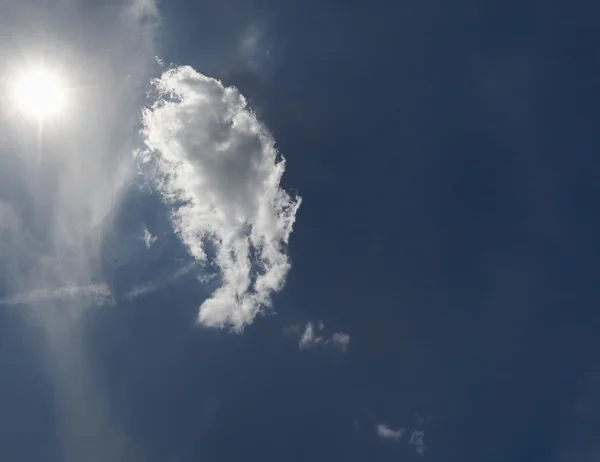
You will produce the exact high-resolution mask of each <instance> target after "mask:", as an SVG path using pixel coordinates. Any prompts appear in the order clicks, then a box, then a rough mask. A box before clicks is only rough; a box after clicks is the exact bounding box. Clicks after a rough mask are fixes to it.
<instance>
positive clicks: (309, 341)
mask: <svg viewBox="0 0 600 462" xmlns="http://www.w3.org/2000/svg"><path fill="white" fill-rule="evenodd" d="M321 343H323V337H319V336H316V335H315V329H314V327H313V324H312V322H309V323H307V324H306V328H305V329H304V333H303V334H302V337H300V343H299V344H298V347H299V348H300V349H301V350H306V349H307V348H312V347H315V346H317V345H320V344H321Z"/></svg>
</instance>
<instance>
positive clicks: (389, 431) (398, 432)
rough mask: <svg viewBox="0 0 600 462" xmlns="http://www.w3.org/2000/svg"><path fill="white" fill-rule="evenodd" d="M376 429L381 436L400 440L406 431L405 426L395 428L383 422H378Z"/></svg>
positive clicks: (385, 438)
mask: <svg viewBox="0 0 600 462" xmlns="http://www.w3.org/2000/svg"><path fill="white" fill-rule="evenodd" d="M375 430H376V432H377V436H378V437H379V438H381V439H384V440H393V441H398V440H399V439H400V438H402V437H403V436H404V434H405V433H406V429H405V428H397V429H395V430H394V429H393V428H391V427H389V426H388V425H386V424H383V423H379V424H377V426H376V427H375Z"/></svg>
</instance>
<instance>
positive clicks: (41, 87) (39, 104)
mask: <svg viewBox="0 0 600 462" xmlns="http://www.w3.org/2000/svg"><path fill="white" fill-rule="evenodd" d="M14 98H15V102H16V104H17V106H18V107H19V109H20V110H21V111H22V112H23V113H24V114H25V115H27V116H30V117H35V118H38V119H44V118H48V117H52V116H57V115H60V114H61V113H62V112H63V110H64V109H65V106H66V89H65V86H64V83H63V81H62V79H61V78H60V76H59V75H57V74H55V73H53V72H50V71H48V70H46V69H43V68H40V69H34V70H31V71H29V72H26V73H25V74H23V75H22V76H21V77H19V78H18V79H17V81H16V85H15V89H14Z"/></svg>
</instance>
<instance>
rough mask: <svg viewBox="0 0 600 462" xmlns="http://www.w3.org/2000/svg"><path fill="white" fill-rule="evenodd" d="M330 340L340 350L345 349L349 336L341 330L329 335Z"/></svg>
mask: <svg viewBox="0 0 600 462" xmlns="http://www.w3.org/2000/svg"><path fill="white" fill-rule="evenodd" d="M330 342H331V343H332V344H333V345H335V346H336V347H337V348H338V349H340V350H341V351H346V349H347V348H348V344H349V343H350V336H349V335H348V334H345V333H343V332H336V333H335V334H333V336H332V337H331V340H330Z"/></svg>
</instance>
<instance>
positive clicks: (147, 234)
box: [144, 228, 157, 249]
mask: <svg viewBox="0 0 600 462" xmlns="http://www.w3.org/2000/svg"><path fill="white" fill-rule="evenodd" d="M156 239H157V238H156V236H153V235H152V234H151V233H150V231H148V228H144V244H146V248H147V249H149V248H150V246H151V245H152V244H154V242H156Z"/></svg>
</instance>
